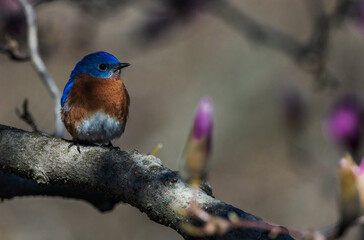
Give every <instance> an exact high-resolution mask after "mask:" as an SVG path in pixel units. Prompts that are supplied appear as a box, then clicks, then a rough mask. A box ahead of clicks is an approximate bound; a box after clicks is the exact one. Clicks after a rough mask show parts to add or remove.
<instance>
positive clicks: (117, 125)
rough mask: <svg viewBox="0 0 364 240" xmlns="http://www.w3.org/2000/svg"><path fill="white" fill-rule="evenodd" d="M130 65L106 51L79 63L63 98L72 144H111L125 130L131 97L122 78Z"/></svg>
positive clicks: (63, 114) (64, 119)
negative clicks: (124, 69) (121, 75)
mask: <svg viewBox="0 0 364 240" xmlns="http://www.w3.org/2000/svg"><path fill="white" fill-rule="evenodd" d="M129 65H130V64H129V63H120V62H119V60H118V59H117V58H116V57H114V56H113V55H111V54H109V53H107V52H95V53H91V54H89V55H86V56H85V57H84V58H83V59H82V60H81V61H79V62H78V63H77V65H76V66H75V68H74V69H73V71H72V73H71V76H70V79H69V81H68V82H67V84H66V86H65V88H64V90H63V95H62V99H61V105H62V109H61V114H62V121H63V123H64V125H65V127H66V129H67V131H68V132H69V133H70V134H71V135H72V137H73V144H71V145H70V146H72V145H77V149H78V151H80V150H79V143H108V146H109V147H112V144H111V140H112V139H115V138H118V137H120V136H121V134H122V133H123V132H124V130H125V125H126V121H127V118H128V113H129V110H128V108H129V103H130V99H129V94H128V92H127V90H126V88H125V85H124V83H123V81H122V80H121V79H120V73H121V69H122V68H124V67H127V66H129Z"/></svg>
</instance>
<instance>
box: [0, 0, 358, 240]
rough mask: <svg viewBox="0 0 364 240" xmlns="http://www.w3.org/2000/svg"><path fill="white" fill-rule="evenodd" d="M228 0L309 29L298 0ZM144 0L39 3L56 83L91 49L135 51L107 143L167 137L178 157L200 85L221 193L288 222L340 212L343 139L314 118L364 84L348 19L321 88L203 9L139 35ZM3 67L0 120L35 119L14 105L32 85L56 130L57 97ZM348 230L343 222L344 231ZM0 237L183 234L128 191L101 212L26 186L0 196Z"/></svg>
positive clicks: (173, 160)
mask: <svg viewBox="0 0 364 240" xmlns="http://www.w3.org/2000/svg"><path fill="white" fill-rule="evenodd" d="M231 2H232V3H233V4H234V5H235V6H236V7H237V8H239V9H242V10H244V12H245V13H247V14H248V15H249V16H251V17H252V18H253V19H255V20H257V21H259V22H262V23H265V24H267V25H269V26H272V27H275V28H276V29H279V30H281V31H282V32H285V33H288V34H290V35H292V36H293V37H294V38H295V39H297V40H299V41H302V42H303V41H306V40H307V39H308V37H309V35H310V31H311V28H310V24H311V20H310V14H309V13H308V12H307V8H306V6H305V3H304V0H303V1H302V0H275V1H269V0H260V1H256V0H244V1H238V0H235V1H231ZM327 2H328V4H327V5H326V7H327V9H326V10H327V11H330V10H331V8H332V6H331V5H332V4H331V3H330V2H329V1H327ZM105 4H107V3H105ZM151 5H152V4H151V3H150V2H148V1H138V2H137V3H133V4H128V5H125V6H120V8H114V9H113V11H112V12H111V13H108V12H100V13H85V11H82V10H81V9H80V8H79V7H78V6H77V4H72V3H69V2H57V1H56V2H50V3H46V4H43V5H40V6H39V7H38V8H37V13H38V19H39V26H40V41H41V44H42V56H44V60H45V63H46V65H47V67H48V68H49V71H50V73H51V74H52V76H53V77H54V79H55V81H56V83H57V85H58V87H59V88H60V89H61V90H63V87H64V85H65V84H66V82H67V81H68V77H69V74H70V72H71V71H72V69H73V67H74V65H75V64H76V63H77V62H78V61H79V60H80V59H81V58H82V57H83V56H84V55H86V54H88V53H91V52H94V51H99V50H104V51H107V52H110V53H112V54H113V55H115V56H116V57H117V58H118V59H119V60H121V61H125V62H129V63H131V67H129V68H127V69H125V71H124V72H123V78H124V81H125V84H126V87H127V89H128V91H129V94H130V96H131V108H130V118H129V122H128V125H127V128H126V132H125V134H124V135H123V136H122V137H121V138H120V139H119V140H118V141H115V142H114V145H117V146H120V147H121V148H122V149H130V150H131V149H137V150H139V151H140V152H144V153H147V152H149V151H151V150H152V149H153V148H154V147H155V146H156V145H157V144H158V143H162V144H163V145H164V148H163V149H162V151H161V152H160V153H159V154H158V157H160V159H161V160H162V161H163V163H164V165H165V166H167V167H169V168H171V169H174V170H177V159H178V157H179V154H180V153H181V151H182V149H183V146H184V143H185V141H186V139H187V136H188V132H189V129H190V127H191V123H192V119H193V115H194V111H195V107H196V105H197V103H198V101H199V100H200V99H201V97H203V96H205V95H208V96H210V97H211V98H212V99H213V101H214V108H215V129H214V131H215V132H214V150H213V159H212V164H211V172H210V183H211V185H212V187H213V192H214V195H215V196H216V198H218V199H220V200H223V201H225V202H227V203H230V204H232V205H234V206H236V207H238V208H241V209H243V210H245V211H247V212H250V213H253V214H254V215H257V216H259V217H262V218H263V219H264V220H266V221H269V222H273V223H277V224H281V225H284V226H290V227H296V228H300V229H307V228H313V229H319V228H322V227H325V226H328V225H330V224H333V223H335V222H336V220H337V217H338V210H337V202H336V196H337V170H338V161H339V159H340V158H341V156H342V155H343V153H344V150H343V149H341V148H340V147H339V146H338V145H336V144H334V143H333V142H331V141H330V140H329V139H328V138H327V137H326V136H325V134H324V133H323V130H322V125H323V121H324V119H325V117H326V115H327V112H328V110H329V108H330V106H331V104H332V103H333V102H334V101H335V100H336V99H337V98H338V97H340V96H342V95H343V94H346V93H354V94H357V95H358V96H361V93H362V92H363V90H362V89H364V84H363V81H362V76H363V75H364V68H363V62H364V45H363V35H360V34H358V33H357V32H356V31H355V30H353V29H354V28H355V27H354V26H351V25H350V23H347V24H346V23H345V24H343V25H341V26H339V27H336V28H334V29H333V31H332V32H331V35H330V42H329V55H328V65H327V67H328V69H329V70H330V71H331V72H332V73H333V74H334V75H335V77H337V78H338V79H339V80H340V84H339V85H338V86H337V87H336V88H323V89H322V88H321V89H318V88H317V87H315V78H314V77H313V76H312V75H311V74H310V73H308V72H306V71H303V70H302V68H300V67H299V66H298V65H297V64H296V63H295V62H293V61H291V60H290V59H289V58H288V57H287V56H286V55H284V54H282V53H281V52H279V51H276V50H272V49H270V48H267V47H265V46H264V45H260V44H255V43H254V42H251V41H249V40H247V39H246V38H245V37H244V36H243V35H242V34H241V33H239V32H237V31H236V29H233V28H231V27H230V26H228V25H227V24H226V23H224V22H223V21H221V19H219V18H217V17H216V16H215V15H214V14H211V13H209V11H207V10H204V9H202V10H199V12H198V13H195V14H194V16H193V17H192V18H191V19H189V20H187V21H184V23H183V24H182V23H178V24H176V25H173V26H172V27H171V28H170V29H169V30H168V31H167V32H166V33H164V34H162V35H161V36H160V37H158V38H156V39H144V40H143V41H139V40H140V38H141V35H138V29H140V28H141V27H142V26H143V24H145V21H148V14H149V11H150V10H149V9H150V8H151ZM0 73H1V75H0V83H1V88H0V109H1V111H0V123H1V124H5V125H10V126H14V127H17V128H22V129H26V130H30V128H29V126H27V125H26V124H25V123H24V122H22V121H21V120H20V119H19V118H18V117H17V116H16V114H15V108H17V107H20V106H21V104H22V102H23V100H24V98H28V99H29V103H30V111H31V112H32V114H33V115H34V117H35V120H36V123H37V124H38V126H39V127H40V128H41V129H42V130H44V131H45V132H48V133H51V132H52V131H53V124H54V122H53V117H54V116H53V101H52V99H51V97H50V94H49V93H48V92H47V91H46V88H45V87H44V85H43V84H42V82H41V80H40V79H39V78H38V76H37V74H36V72H35V71H34V69H33V68H32V67H31V65H30V63H29V62H23V63H19V62H15V61H11V60H10V59H9V58H8V57H7V56H6V55H4V54H1V55H0ZM292 89H293V90H294V91H298V92H299V93H300V94H301V96H302V99H303V102H304V103H305V104H306V105H305V109H306V114H307V115H306V118H305V119H304V123H303V124H302V126H301V130H300V131H298V133H294V134H292V133H291V132H290V131H289V130H288V129H287V123H286V122H285V121H284V104H283V103H282V98H283V99H284V95H285V94H286V92H287V91H288V92H289V91H291V90H292ZM283 101H284V100H283ZM66 138H70V135H69V134H68V133H67V134H66ZM356 232H357V231H355V229H351V230H350V232H349V234H348V235H347V237H346V239H353V238H354V236H355V235H356ZM0 239H1V240H23V239H24V240H38V239H53V240H71V239H90V240H92V239H104V240H112V239H182V238H181V237H180V236H179V235H178V234H177V233H176V232H174V231H173V230H171V229H169V228H167V227H164V226H161V225H159V224H156V223H154V222H152V221H150V220H149V219H148V218H147V216H146V215H144V214H141V213H140V212H139V211H138V210H137V209H135V208H133V207H131V206H129V205H123V204H120V205H119V206H117V207H116V208H115V209H114V210H113V211H111V212H109V213H106V214H100V213H99V212H98V211H97V210H96V209H94V208H93V207H92V206H90V205H88V204H86V203H84V202H81V201H75V200H63V199H60V198H48V197H47V198H42V197H34V198H33V197H27V198H16V199H12V200H10V201H4V202H3V203H1V204H0Z"/></svg>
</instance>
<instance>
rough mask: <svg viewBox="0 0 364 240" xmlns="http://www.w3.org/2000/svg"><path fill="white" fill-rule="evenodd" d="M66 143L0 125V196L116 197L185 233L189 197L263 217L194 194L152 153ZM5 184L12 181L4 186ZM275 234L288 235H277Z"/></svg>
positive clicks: (211, 209) (235, 233)
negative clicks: (183, 213)
mask: <svg viewBox="0 0 364 240" xmlns="http://www.w3.org/2000/svg"><path fill="white" fill-rule="evenodd" d="M68 145H69V142H67V141H65V140H63V139H60V138H55V137H51V136H48V135H46V134H42V133H38V132H32V133H31V132H26V131H23V130H20V129H16V128H12V127H8V126H4V125H0V169H1V170H2V171H3V173H1V174H0V197H1V198H11V197H14V196H24V195H50V196H54V195H59V196H66V197H73V198H79V199H83V200H86V201H88V202H91V203H92V201H91V199H94V198H95V196H98V197H100V199H103V200H102V201H101V202H103V201H104V202H108V201H109V203H110V205H109V206H113V205H114V204H115V203H117V202H119V201H121V202H124V203H129V204H130V205H132V206H134V207H136V208H138V209H139V210H140V211H142V212H145V213H146V214H147V215H148V217H149V218H150V219H151V220H153V221H155V222H157V223H160V224H163V225H165V226H168V227H171V228H173V229H175V230H176V231H177V232H179V233H180V234H181V235H182V236H183V237H184V238H185V239H196V237H194V236H189V235H188V234H187V233H186V232H184V231H183V229H182V228H181V223H186V222H190V221H191V219H188V218H186V217H183V216H181V215H179V214H178V213H177V212H178V211H176V210H177V209H185V208H188V207H189V206H190V204H191V202H193V200H194V197H195V200H196V202H197V204H198V205H199V207H200V208H201V209H203V210H205V211H206V212H208V213H210V214H211V215H215V216H220V217H224V218H227V216H228V214H229V213H231V212H235V213H236V214H237V216H239V218H241V219H246V220H254V221H262V220H261V219H259V218H257V217H255V216H253V215H251V214H249V213H246V212H244V211H242V210H240V209H237V208H235V207H233V206H231V205H228V204H226V203H224V202H221V201H219V200H217V199H215V198H213V197H212V196H210V195H208V194H207V193H206V192H204V191H202V190H199V191H198V192H197V193H196V194H195V193H194V192H193V189H192V188H191V187H190V186H189V185H187V184H186V183H185V182H184V181H183V180H182V179H181V177H180V176H179V174H178V173H177V172H174V171H171V170H170V169H168V168H166V167H164V166H163V165H162V163H161V161H160V160H159V159H158V158H156V157H154V156H152V155H143V154H140V153H137V152H135V151H133V152H128V151H120V150H116V149H113V150H111V151H110V150H109V149H108V148H103V147H98V146H82V148H81V153H78V151H77V149H76V148H75V147H72V148H70V149H68ZM4 173H6V174H4ZM9 174H15V175H17V176H14V175H9ZM22 178H27V179H31V180H24V179H22ZM4 181H6V184H5V185H4ZM36 183H38V184H36ZM7 184H12V187H9V186H8V187H5V186H6V185H7ZM75 188H76V189H83V190H82V191H84V192H85V193H87V194H86V195H87V197H81V196H80V195H77V194H68V193H67V192H72V191H73V190H72V189H75ZM102 195H103V197H105V198H103V197H101V196H102ZM92 204H93V205H95V206H96V207H97V204H94V203H92ZM111 208H112V207H111ZM111 208H109V209H111ZM98 209H100V210H101V211H104V209H102V208H100V207H98ZM106 210H108V209H107V208H106ZM205 239H260V240H268V239H270V238H269V236H268V232H267V231H263V230H258V229H247V228H240V229H234V230H231V231H229V232H228V233H226V234H225V235H224V236H219V237H217V236H214V237H209V238H205ZM276 239H279V240H288V239H292V238H291V237H290V236H289V235H280V236H278V238H276Z"/></svg>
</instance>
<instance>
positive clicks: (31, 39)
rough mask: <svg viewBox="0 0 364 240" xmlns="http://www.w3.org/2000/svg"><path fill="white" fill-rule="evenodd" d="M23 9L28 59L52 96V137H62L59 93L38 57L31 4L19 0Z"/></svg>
mask: <svg viewBox="0 0 364 240" xmlns="http://www.w3.org/2000/svg"><path fill="white" fill-rule="evenodd" d="M19 1H20V2H21V4H22V5H23V8H24V13H25V16H26V20H27V29H28V47H29V51H30V58H31V61H32V63H33V66H34V68H35V70H36V71H37V73H38V75H39V77H40V78H41V79H42V81H43V83H44V84H45V85H46V87H47V89H48V91H49V92H50V93H51V94H52V97H53V99H54V114H55V130H54V135H55V136H57V137H62V136H63V134H64V127H63V123H62V121H61V111H60V109H61V104H60V99H61V93H60V91H59V89H58V87H57V85H56V83H55V82H54V80H53V78H52V77H51V75H50V74H49V73H48V70H47V68H46V66H45V64H44V62H43V60H42V58H41V57H40V54H39V48H38V35H37V34H38V27H37V21H36V15H35V11H34V8H33V6H32V4H31V3H29V2H28V1H27V0H19Z"/></svg>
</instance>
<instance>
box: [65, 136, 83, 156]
mask: <svg viewBox="0 0 364 240" xmlns="http://www.w3.org/2000/svg"><path fill="white" fill-rule="evenodd" d="M73 146H77V151H78V152H79V153H81V150H80V143H79V142H78V140H77V139H72V142H71V143H70V145H68V149H70V148H71V147H73Z"/></svg>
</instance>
